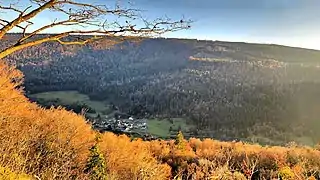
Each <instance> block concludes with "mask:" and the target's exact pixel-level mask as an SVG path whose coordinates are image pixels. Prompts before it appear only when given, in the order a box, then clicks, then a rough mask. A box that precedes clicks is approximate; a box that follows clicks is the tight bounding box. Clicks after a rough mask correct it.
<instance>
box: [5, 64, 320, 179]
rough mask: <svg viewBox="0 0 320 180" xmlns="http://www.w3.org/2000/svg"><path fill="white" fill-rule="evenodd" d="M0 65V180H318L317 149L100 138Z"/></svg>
mask: <svg viewBox="0 0 320 180" xmlns="http://www.w3.org/2000/svg"><path fill="white" fill-rule="evenodd" d="M21 78H22V73H21V72H20V71H18V70H16V69H15V68H14V67H11V66H8V65H7V64H6V63H4V62H3V61H1V63H0V87H1V88H0V126H1V129H0V179H36V178H40V179H59V180H61V179H94V180H96V179H139V180H147V179H148V180H149V179H151V180H164V179H185V180H188V179H235V180H242V179H243V180H244V179H273V178H278V177H280V178H282V179H288V180H289V179H320V176H319V175H320V169H319V168H320V161H319V159H320V151H319V150H317V148H309V147H298V146H296V145H295V144H290V145H288V146H287V147H276V146H274V147H269V146H267V147H262V146H260V145H254V144H252V145H251V144H245V143H242V142H220V141H216V140H212V139H204V140H199V139H195V138H191V139H189V140H185V139H184V137H183V134H182V133H179V134H177V137H176V139H175V140H171V141H164V140H157V141H142V140H140V139H134V140H132V139H130V138H129V137H127V136H124V135H121V136H116V135H114V134H112V133H104V134H99V133H97V132H95V131H94V130H92V129H91V126H90V124H87V123H86V120H85V119H84V117H82V116H81V115H77V114H75V113H72V112H69V111H66V110H64V109H62V108H57V109H55V108H51V109H44V108H41V107H39V106H38V105H36V104H34V103H31V102H30V101H29V100H28V99H27V98H26V97H25V96H24V95H23V91H22V90H21V88H20V87H21V84H20V83H21V82H22V81H21Z"/></svg>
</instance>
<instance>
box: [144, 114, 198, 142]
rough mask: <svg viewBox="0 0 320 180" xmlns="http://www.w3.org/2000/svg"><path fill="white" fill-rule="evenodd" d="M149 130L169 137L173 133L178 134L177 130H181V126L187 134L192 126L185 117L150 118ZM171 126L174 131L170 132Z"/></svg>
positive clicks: (160, 135)
mask: <svg viewBox="0 0 320 180" xmlns="http://www.w3.org/2000/svg"><path fill="white" fill-rule="evenodd" d="M147 123H148V130H149V133H150V134H152V135H155V136H158V137H161V138H167V137H169V136H171V135H176V132H177V131H178V130H179V127H180V128H181V130H182V131H183V132H184V134H185V135H187V133H186V131H188V130H189V129H190V128H191V127H192V126H191V125H188V124H187V123H186V119H183V118H171V121H170V120H169V119H149V120H148V121H147ZM170 127H171V129H172V131H171V132H170Z"/></svg>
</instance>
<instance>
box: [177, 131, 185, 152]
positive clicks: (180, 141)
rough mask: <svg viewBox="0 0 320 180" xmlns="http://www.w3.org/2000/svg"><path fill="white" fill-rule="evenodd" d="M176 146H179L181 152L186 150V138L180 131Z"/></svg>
mask: <svg viewBox="0 0 320 180" xmlns="http://www.w3.org/2000/svg"><path fill="white" fill-rule="evenodd" d="M175 145H176V146H177V149H179V150H184V149H185V141H184V136H183V134H182V132H181V131H179V132H178V134H177V136H176V140H175Z"/></svg>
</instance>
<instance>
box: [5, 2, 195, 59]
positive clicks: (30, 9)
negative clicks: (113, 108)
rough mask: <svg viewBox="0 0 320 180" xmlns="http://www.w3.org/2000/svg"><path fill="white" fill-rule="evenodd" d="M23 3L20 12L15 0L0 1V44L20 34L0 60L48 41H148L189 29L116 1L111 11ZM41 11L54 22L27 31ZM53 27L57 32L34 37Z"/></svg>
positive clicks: (180, 22) (81, 5) (181, 22)
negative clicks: (10, 35) (117, 38)
mask: <svg viewBox="0 0 320 180" xmlns="http://www.w3.org/2000/svg"><path fill="white" fill-rule="evenodd" d="M27 2H28V3H27V4H24V3H22V4H23V6H24V7H23V8H21V7H20V4H21V3H20V2H19V0H18V1H16V2H13V1H10V3H4V2H1V1H0V40H2V39H3V38H4V36H5V35H6V34H7V33H9V32H10V31H12V30H14V29H20V32H21V36H20V37H19V38H18V39H17V40H16V42H15V43H14V44H13V45H10V46H8V47H5V48H4V49H2V50H1V51H0V59H2V58H4V57H6V56H7V55H9V54H11V53H13V52H15V51H18V50H21V49H24V48H27V47H30V46H34V45H38V44H41V43H45V42H49V41H56V42H59V43H61V44H66V45H70V44H80V45H82V44H86V43H88V42H92V41H95V40H98V39H102V38H105V37H110V36H121V37H128V36H131V37H141V36H148V37H149V36H154V35H159V34H163V33H166V32H172V31H177V30H181V29H188V28H190V21H189V20H187V21H186V20H177V21H174V20H171V19H170V18H158V19H155V20H152V21H150V20H147V19H146V18H144V17H143V16H142V15H141V11H140V10H138V9H134V8H127V7H124V6H120V3H119V0H118V1H117V2H116V3H115V6H114V7H111V6H110V7H109V6H107V5H97V4H91V3H83V2H80V1H77V0H28V1H27ZM130 7H131V6H130ZM44 11H51V12H52V13H53V14H56V15H57V18H56V19H54V20H53V21H51V22H44V23H43V24H41V26H40V27H38V28H31V27H35V24H36V23H35V22H34V19H35V18H36V17H38V16H40V15H41V13H42V12H44ZM7 14H15V15H16V17H15V18H13V19H11V20H9V19H8V18H6V16H4V15H7ZM115 19H116V20H115ZM57 27H59V32H54V33H50V34H47V35H46V36H37V35H38V34H43V33H45V32H50V31H51V30H53V29H55V28H57ZM72 35H86V36H72ZM67 37H69V38H67ZM70 37H72V38H70Z"/></svg>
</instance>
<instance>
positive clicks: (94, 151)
mask: <svg viewBox="0 0 320 180" xmlns="http://www.w3.org/2000/svg"><path fill="white" fill-rule="evenodd" d="M99 141H100V136H99V135H97V137H96V142H95V144H94V145H93V146H92V147H91V148H90V155H89V158H88V161H87V164H86V168H85V173H88V174H89V175H90V179H92V180H106V179H107V175H106V163H105V159H104V156H103V154H102V153H101V152H100V149H99Z"/></svg>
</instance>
